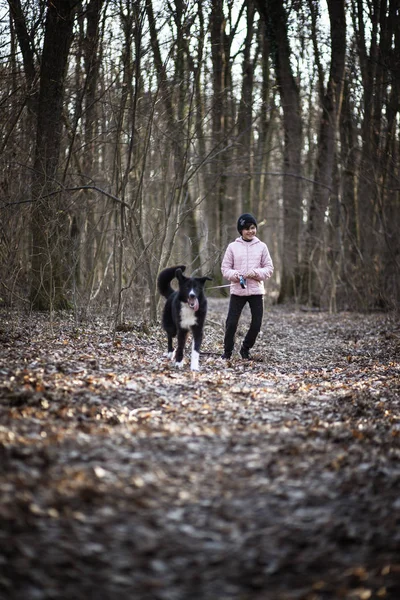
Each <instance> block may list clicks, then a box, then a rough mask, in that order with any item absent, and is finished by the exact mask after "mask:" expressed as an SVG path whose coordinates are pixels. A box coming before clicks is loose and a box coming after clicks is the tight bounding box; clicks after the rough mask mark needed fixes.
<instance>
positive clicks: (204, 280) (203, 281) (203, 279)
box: [196, 276, 213, 285]
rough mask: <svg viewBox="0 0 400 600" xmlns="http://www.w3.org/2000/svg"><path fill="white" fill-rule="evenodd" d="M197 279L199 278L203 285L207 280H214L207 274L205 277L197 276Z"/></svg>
mask: <svg viewBox="0 0 400 600" xmlns="http://www.w3.org/2000/svg"><path fill="white" fill-rule="evenodd" d="M196 279H197V281H200V283H201V284H202V285H204V284H205V283H206V281H212V280H213V278H212V277H207V276H205V277H196Z"/></svg>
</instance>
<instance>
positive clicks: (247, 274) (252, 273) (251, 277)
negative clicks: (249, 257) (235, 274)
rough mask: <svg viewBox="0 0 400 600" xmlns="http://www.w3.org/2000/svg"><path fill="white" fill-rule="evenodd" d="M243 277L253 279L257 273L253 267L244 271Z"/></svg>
mask: <svg viewBox="0 0 400 600" xmlns="http://www.w3.org/2000/svg"><path fill="white" fill-rule="evenodd" d="M245 277H246V278H247V279H255V278H256V277H257V273H256V272H255V271H254V269H252V270H251V271H249V272H248V273H246V275H245Z"/></svg>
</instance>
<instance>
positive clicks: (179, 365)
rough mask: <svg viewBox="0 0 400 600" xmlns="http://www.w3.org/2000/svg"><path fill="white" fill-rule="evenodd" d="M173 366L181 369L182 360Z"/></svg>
mask: <svg viewBox="0 0 400 600" xmlns="http://www.w3.org/2000/svg"><path fill="white" fill-rule="evenodd" d="M175 366H176V367H177V368H178V369H182V367H183V360H181V362H176V363H175Z"/></svg>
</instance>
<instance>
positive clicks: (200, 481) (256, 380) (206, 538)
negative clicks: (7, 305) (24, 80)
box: [0, 300, 400, 600]
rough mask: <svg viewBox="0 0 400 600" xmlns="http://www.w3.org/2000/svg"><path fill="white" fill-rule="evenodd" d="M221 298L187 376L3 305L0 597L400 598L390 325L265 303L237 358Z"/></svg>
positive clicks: (138, 327) (399, 399) (143, 354)
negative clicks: (254, 335) (228, 352)
mask: <svg viewBox="0 0 400 600" xmlns="http://www.w3.org/2000/svg"><path fill="white" fill-rule="evenodd" d="M226 307H227V301H226V300H223V301H221V300H211V301H210V311H209V320H208V323H207V327H206V335H205V340H204V345H203V350H204V352H205V354H204V356H202V357H201V372H200V373H198V374H195V375H193V374H191V373H190V371H189V370H188V365H186V367H185V368H184V369H183V370H180V371H177V370H176V369H175V368H174V367H173V366H172V365H171V364H170V363H168V362H167V361H166V359H165V357H164V356H163V352H164V351H165V339H164V335H163V333H162V332H161V331H160V330H159V328H157V327H149V326H148V325H147V324H145V323H132V324H130V326H129V327H127V328H126V331H120V332H119V333H118V335H117V337H116V338H115V339H113V337H112V335H111V334H110V327H109V325H108V324H107V323H106V322H105V321H102V320H101V319H100V318H99V319H96V320H93V321H92V322H91V323H85V324H82V325H81V326H79V327H76V325H75V324H74V322H73V321H72V320H70V319H68V318H64V319H57V320H56V321H55V322H54V323H53V324H50V323H49V321H48V317H46V316H44V315H35V316H32V317H31V318H28V317H27V316H23V315H18V314H16V313H10V312H3V313H2V314H1V315H0V316H1V324H0V341H1V354H0V455H1V460H0V465H1V466H0V495H1V502H0V599H1V600H81V599H82V600H91V599H93V600H94V599H96V600H117V599H120V600H197V599H199V600H286V599H287V600H292V599H295V600H299V599H304V600H320V599H321V600H324V599H328V598H332V599H333V598H338V599H339V598H340V599H342V598H345V599H357V600H368V599H369V598H371V599H378V598H385V599H390V600H395V599H396V600H397V599H398V598H400V526H399V525H400V483H399V482H400V462H399V458H400V410H399V409H400V377H399V375H400V362H399V361H400V357H399V355H400V352H399V351H400V327H399V321H398V319H397V318H396V316H394V315H381V314H376V315H354V314H339V315H328V314H324V313H316V314H314V313H302V312H295V311H288V310H283V309H278V308H273V309H269V310H268V311H267V313H266V315H265V319H264V326H263V333H262V336H261V337H260V340H259V343H258V345H257V348H256V349H255V352H254V358H255V360H254V361H251V362H244V361H242V360H240V359H239V358H234V360H232V361H231V362H230V363H228V364H226V363H225V362H222V361H221V360H220V359H219V358H218V354H219V353H220V352H221V351H222V346H221V344H222V335H223V321H224V318H225V313H226ZM246 318H247V317H246ZM246 318H245V319H244V322H243V324H242V326H241V330H240V331H239V335H242V334H243V332H244V331H245V320H246Z"/></svg>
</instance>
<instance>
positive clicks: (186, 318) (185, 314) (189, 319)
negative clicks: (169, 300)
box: [181, 302, 197, 329]
mask: <svg viewBox="0 0 400 600" xmlns="http://www.w3.org/2000/svg"><path fill="white" fill-rule="evenodd" d="M196 323H197V317H196V313H195V311H194V310H192V309H191V308H189V307H188V305H187V304H184V303H183V302H181V327H182V328H183V329H190V327H193V325H196Z"/></svg>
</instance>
